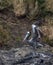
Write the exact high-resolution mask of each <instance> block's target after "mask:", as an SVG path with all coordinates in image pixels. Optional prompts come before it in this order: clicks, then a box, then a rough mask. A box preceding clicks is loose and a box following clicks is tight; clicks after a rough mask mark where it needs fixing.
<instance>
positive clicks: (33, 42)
mask: <svg viewBox="0 0 53 65" xmlns="http://www.w3.org/2000/svg"><path fill="white" fill-rule="evenodd" d="M31 35H32V37H31V38H30V39H29V37H30V36H31ZM40 38H41V35H40V30H39V27H38V26H37V25H35V24H32V34H31V32H29V31H28V32H27V34H26V36H25V38H24V41H26V42H27V43H28V44H29V45H30V46H32V47H33V49H35V48H36V47H39V46H40V47H41V46H43V45H42V44H40V42H39V39H40Z"/></svg>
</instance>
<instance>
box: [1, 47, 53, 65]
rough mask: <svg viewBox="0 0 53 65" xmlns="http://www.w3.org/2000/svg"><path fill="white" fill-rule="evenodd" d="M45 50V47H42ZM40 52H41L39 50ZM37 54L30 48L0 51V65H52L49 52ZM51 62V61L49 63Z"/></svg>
mask: <svg viewBox="0 0 53 65" xmlns="http://www.w3.org/2000/svg"><path fill="white" fill-rule="evenodd" d="M44 48H45V47H44ZM40 51H41V50H40ZM40 51H39V52H37V51H34V50H33V49H32V48H31V47H30V46H29V47H26V46H24V47H22V48H12V49H11V50H0V64H1V65H46V63H47V65H48V63H49V64H52V61H53V60H52V59H53V57H52V55H53V54H52V53H51V52H49V51H48V52H45V51H44V50H43V51H44V52H40ZM50 60H51V61H50Z"/></svg>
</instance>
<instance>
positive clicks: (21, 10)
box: [13, 0, 26, 16]
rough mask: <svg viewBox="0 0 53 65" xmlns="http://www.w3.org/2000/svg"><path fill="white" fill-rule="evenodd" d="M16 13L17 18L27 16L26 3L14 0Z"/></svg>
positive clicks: (21, 0)
mask: <svg viewBox="0 0 53 65" xmlns="http://www.w3.org/2000/svg"><path fill="white" fill-rule="evenodd" d="M13 7H14V13H15V15H17V16H23V15H25V14H26V1H25V0H14V1H13Z"/></svg>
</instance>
